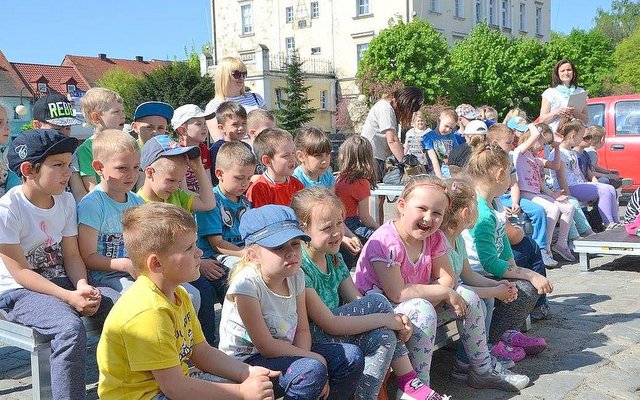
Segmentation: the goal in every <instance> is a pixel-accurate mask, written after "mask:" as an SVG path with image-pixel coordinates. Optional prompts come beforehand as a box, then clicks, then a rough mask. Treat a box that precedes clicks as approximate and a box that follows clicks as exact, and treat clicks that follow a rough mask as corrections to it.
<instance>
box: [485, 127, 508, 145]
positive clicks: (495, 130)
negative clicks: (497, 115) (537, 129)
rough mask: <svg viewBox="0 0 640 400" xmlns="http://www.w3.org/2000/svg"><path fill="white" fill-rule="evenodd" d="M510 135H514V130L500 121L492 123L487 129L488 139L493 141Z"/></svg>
mask: <svg viewBox="0 0 640 400" xmlns="http://www.w3.org/2000/svg"><path fill="white" fill-rule="evenodd" d="M510 135H513V131H512V130H511V129H509V127H508V126H506V125H505V124H500V123H496V124H493V125H491V126H490V127H489V130H488V131H487V139H488V141H489V142H493V141H494V140H498V139H500V138H503V137H505V136H510Z"/></svg>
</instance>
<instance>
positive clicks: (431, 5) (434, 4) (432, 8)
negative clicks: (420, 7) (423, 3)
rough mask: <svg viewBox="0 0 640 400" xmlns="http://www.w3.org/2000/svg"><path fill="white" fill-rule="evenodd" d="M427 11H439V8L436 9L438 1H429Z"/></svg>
mask: <svg viewBox="0 0 640 400" xmlns="http://www.w3.org/2000/svg"><path fill="white" fill-rule="evenodd" d="M429 11H431V12H439V11H440V7H438V0H429Z"/></svg>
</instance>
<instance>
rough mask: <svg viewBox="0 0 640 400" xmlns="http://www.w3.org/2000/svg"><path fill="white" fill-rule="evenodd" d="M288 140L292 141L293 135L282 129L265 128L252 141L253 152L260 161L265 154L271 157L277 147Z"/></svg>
mask: <svg viewBox="0 0 640 400" xmlns="http://www.w3.org/2000/svg"><path fill="white" fill-rule="evenodd" d="M288 141H292V142H293V136H292V135H291V134H290V133H289V132H287V131H285V130H284V129H279V128H273V129H265V130H264V131H262V132H260V133H259V134H258V136H256V138H255V140H254V141H253V152H254V153H256V158H257V159H258V161H262V156H265V155H266V156H267V157H269V158H273V156H274V155H275V154H276V152H277V151H278V147H280V146H281V145H282V144H284V143H285V142H288Z"/></svg>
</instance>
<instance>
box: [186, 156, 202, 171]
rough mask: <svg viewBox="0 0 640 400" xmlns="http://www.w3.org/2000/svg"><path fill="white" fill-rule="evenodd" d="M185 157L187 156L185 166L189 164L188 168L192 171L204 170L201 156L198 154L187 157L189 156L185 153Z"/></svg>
mask: <svg viewBox="0 0 640 400" xmlns="http://www.w3.org/2000/svg"><path fill="white" fill-rule="evenodd" d="M185 157H186V158H187V166H189V168H191V170H192V171H194V172H195V171H198V170H203V171H204V165H203V164H202V158H201V157H200V156H198V157H196V158H189V156H187V155H186V154H185Z"/></svg>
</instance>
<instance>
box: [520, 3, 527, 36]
mask: <svg viewBox="0 0 640 400" xmlns="http://www.w3.org/2000/svg"><path fill="white" fill-rule="evenodd" d="M526 10H527V5H526V4H524V3H520V31H521V32H526V31H527V29H526V28H527V18H526Z"/></svg>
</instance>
